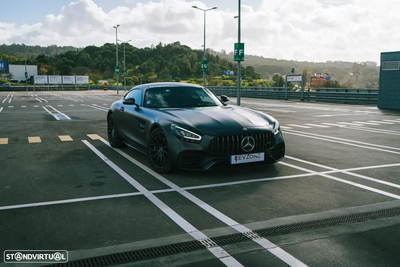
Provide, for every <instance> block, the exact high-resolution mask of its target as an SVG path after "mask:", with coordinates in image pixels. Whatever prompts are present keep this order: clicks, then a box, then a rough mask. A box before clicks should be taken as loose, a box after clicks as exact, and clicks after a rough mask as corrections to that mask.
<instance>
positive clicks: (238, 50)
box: [233, 43, 244, 61]
mask: <svg viewBox="0 0 400 267" xmlns="http://www.w3.org/2000/svg"><path fill="white" fill-rule="evenodd" d="M234 51H235V52H234V53H233V56H234V58H233V60H234V61H244V43H235V50H234Z"/></svg>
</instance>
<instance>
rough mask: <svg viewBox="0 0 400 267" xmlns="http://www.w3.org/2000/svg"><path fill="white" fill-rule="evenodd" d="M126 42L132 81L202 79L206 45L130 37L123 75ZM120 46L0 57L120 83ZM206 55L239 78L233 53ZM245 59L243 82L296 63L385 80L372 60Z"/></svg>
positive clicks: (214, 73) (26, 50) (14, 50)
mask: <svg viewBox="0 0 400 267" xmlns="http://www.w3.org/2000/svg"><path fill="white" fill-rule="evenodd" d="M124 45H125V58H126V69H127V84H128V85H134V84H139V83H146V82H154V81H171V80H172V81H181V80H184V81H189V82H193V83H198V84H202V72H201V68H200V64H201V60H202V58H203V51H202V50H193V49H191V48H190V47H188V46H186V45H182V44H180V43H179V42H175V43H172V44H161V43H159V44H158V45H156V46H154V45H152V46H151V47H146V48H137V47H134V46H132V45H130V44H129V43H125V44H119V45H118V50H119V53H118V57H119V66H120V70H121V74H120V78H121V77H122V70H123V68H124ZM115 50H116V47H115V44H111V43H107V44H104V45H103V46H101V47H97V46H87V47H85V48H75V47H58V46H56V45H52V46H48V47H40V46H27V45H18V44H13V45H1V46H0V60H1V61H6V62H7V63H9V64H24V61H25V59H27V64H28V65H38V67H39V74H42V75H89V76H90V77H91V80H92V82H94V83H97V81H98V80H101V79H109V82H110V83H114V82H115V78H116V76H115V74H114V68H115V64H116V62H115V54H116V51H115ZM206 58H207V61H208V71H207V75H206V78H207V84H208V85H230V86H231V85H235V84H236V70H237V65H236V62H234V61H233V55H232V53H229V54H227V53H225V52H222V53H219V52H215V51H213V50H212V49H208V50H207V53H206ZM242 64H243V68H242V77H243V86H278V84H277V83H276V78H277V75H278V76H284V75H286V74H290V70H291V69H292V68H295V73H296V74H304V75H305V77H306V79H305V81H306V83H308V82H309V81H310V77H311V76H312V75H314V74H315V73H327V74H329V75H330V77H331V81H332V82H336V83H339V84H340V86H347V87H377V86H378V80H379V67H377V66H374V65H371V64H368V63H351V62H325V63H315V62H300V61H289V60H277V59H269V58H263V57H259V56H251V55H246V56H245V61H244V62H243V63H242ZM225 71H233V72H234V75H233V76H226V75H222V76H221V73H222V72H225ZM274 75H275V78H274V79H273V77H274ZM120 80H122V79H120ZM279 80H281V79H279ZM279 85H280V84H279Z"/></svg>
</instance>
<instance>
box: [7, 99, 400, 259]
mask: <svg viewBox="0 0 400 267" xmlns="http://www.w3.org/2000/svg"><path fill="white" fill-rule="evenodd" d="M121 97H122V94H121V95H116V94H115V92H103V91H87V92H75V91H74V92H0V163H1V165H0V166H1V167H0V170H1V172H0V195H1V198H0V236H1V237H2V238H1V239H0V251H4V250H24V249H27V250H46V249H51V250H68V251H69V257H70V260H71V261H73V260H79V259H83V258H88V257H97V256H102V255H107V254H113V253H122V252H126V251H138V250H146V249H149V250H150V249H153V248H157V247H160V246H166V245H174V244H185V242H192V241H196V240H197V241H196V242H199V244H201V248H202V249H192V250H190V251H188V252H186V253H183V252H185V251H183V252H180V250H179V249H178V250H177V251H176V252H173V253H170V254H168V255H166V256H152V257H148V258H143V259H142V260H138V261H136V262H135V263H130V264H135V265H143V266H148V265H163V264H166V265H169V266H173V265H175V266H178V265H185V264H188V265H189V264H190V265H191V266H196V265H199V266H203V265H205V264H212V265H213V266H214V265H215V266H218V265H221V266H223V265H228V266H233V265H236V266H237V265H238V264H241V265H244V266H258V265H259V266H265V265H273V266H287V265H292V266H295V265H298V266H304V265H309V266H334V265H336V266H337V265H342V266H374V264H375V266H376V265H384V266H398V265H399V264H400V260H399V259H398V258H397V257H396V252H395V251H396V249H398V244H397V240H398V237H399V235H398V234H397V232H398V231H397V230H398V228H399V225H400V222H399V221H400V219H399V215H400V213H396V212H397V211H395V212H389V213H387V212H383V213H379V211H382V210H386V209H397V208H400V204H399V200H400V142H399V138H400V112H395V111H389V110H378V109H376V108H375V107H373V106H363V105H340V104H323V103H309V102H307V103H305V102H289V101H278V100H267V99H243V105H244V106H246V107H249V108H254V109H257V110H260V111H262V112H265V113H268V114H270V115H272V116H274V117H275V118H276V119H278V121H279V122H280V125H281V128H282V129H283V134H284V138H285V141H286V157H285V159H284V160H283V161H281V162H279V163H277V164H273V165H267V166H257V167H249V166H241V168H228V169H222V170H221V169H220V170H211V171H207V172H188V171H175V172H173V173H170V174H166V175H160V174H157V173H155V172H153V171H152V170H151V169H150V167H149V164H148V160H147V157H146V155H143V154H141V153H140V152H138V151H136V150H134V149H132V148H130V147H125V148H122V149H113V148H111V147H110V146H109V145H108V142H107V140H106V126H107V125H106V114H107V109H108V107H109V105H110V104H111V103H112V102H113V101H115V100H117V99H119V98H121ZM235 102H236V100H235V99H231V103H235ZM11 106H12V107H11ZM368 212H369V213H371V212H378V214H379V216H378V215H377V216H375V217H372V219H363V216H364V215H363V214H364V213H368ZM369 213H368V214H369ZM360 214H361V215H360ZM388 214H389V215H388ZM338 216H339V217H340V216H342V217H343V216H349V217H354V216H355V217H357V216H359V217H360V218H361V217H362V218H361V219H357V220H355V221H353V220H350V219H347V217H345V219H341V220H340V223H338V224H332V223H330V222H329V223H327V224H326V226H323V225H322V226H321V225H320V226H318V227H316V226H310V227H308V228H307V227H303V228H301V227H299V229H298V230H290V231H289V230H287V231H286V230H285V231H282V232H278V233H277V234H274V235H270V236H269V235H267V234H264V233H265V231H266V230H268V229H270V228H271V227H280V228H282V229H287V228H288V226H289V225H293V224H296V223H300V222H301V223H303V224H304V225H312V224H311V222H314V221H316V220H317V221H318V220H326V219H328V218H330V219H332V218H336V217H338ZM368 216H369V215H368ZM368 216H366V215H365V216H364V217H368ZM342 217H340V218H342ZM357 218H358V217H357ZM368 218H369V217H368ZM238 233H241V235H242V236H244V237H245V240H243V239H241V238H238V239H237V240H236V239H234V238H237V236H236V235H237V234H238ZM227 240H229V241H227ZM246 240H247V242H246ZM182 246H183V245H182ZM382 251H384V253H380V252H382ZM362 255H363V257H362ZM1 257H3V255H2V256H1Z"/></svg>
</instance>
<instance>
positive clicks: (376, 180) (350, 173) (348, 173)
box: [285, 155, 400, 188]
mask: <svg viewBox="0 0 400 267" xmlns="http://www.w3.org/2000/svg"><path fill="white" fill-rule="evenodd" d="M285 157H286V158H288V159H291V160H295V161H298V162H302V163H306V164H309V165H313V166H316V167H319V168H324V169H328V170H331V171H329V172H324V174H332V173H338V172H340V173H344V174H347V175H350V176H354V177H358V178H361V179H364V180H369V181H372V182H375V183H379V184H384V185H387V186H391V187H395V188H400V185H398V184H394V183H390V182H386V181H382V180H379V179H375V178H371V177H368V176H365V175H361V174H357V173H352V172H350V171H349V170H340V169H336V168H332V167H328V166H325V165H322V164H318V163H314V162H311V161H306V160H302V159H298V158H295V157H290V156H287V155H286V156H285ZM394 166H400V164H391V167H394ZM385 167H387V165H386V166H385ZM375 168H376V167H375ZM353 170H354V169H353Z"/></svg>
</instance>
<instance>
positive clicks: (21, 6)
mask: <svg viewBox="0 0 400 267" xmlns="http://www.w3.org/2000/svg"><path fill="white" fill-rule="evenodd" d="M71 2H73V0H1V5H0V8H1V10H3V12H1V19H0V20H1V21H2V22H7V23H16V24H19V25H21V24H34V23H37V22H41V21H43V20H44V18H45V17H46V15H48V14H58V13H60V11H61V9H62V7H63V6H66V5H68V4H69V3H71ZM148 2H150V1H140V0H94V3H96V4H97V5H98V6H99V7H101V8H102V9H103V11H105V12H109V11H110V10H112V9H114V8H116V7H117V6H127V7H130V8H134V7H135V6H136V4H137V3H148ZM153 2H157V1H153ZM201 2H202V3H204V4H205V6H207V7H213V6H217V7H218V9H221V10H227V9H231V10H237V8H238V1H237V0H225V1H215V0H204V1H201ZM242 2H243V3H246V4H247V5H252V6H253V7H254V8H258V7H259V6H260V3H261V2H262V0H242ZM9 10H11V11H12V12H8V11H9ZM14 11H17V12H14ZM22 14H26V15H22Z"/></svg>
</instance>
